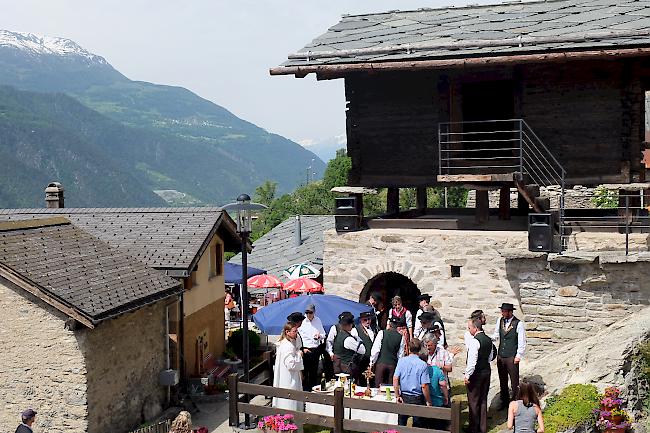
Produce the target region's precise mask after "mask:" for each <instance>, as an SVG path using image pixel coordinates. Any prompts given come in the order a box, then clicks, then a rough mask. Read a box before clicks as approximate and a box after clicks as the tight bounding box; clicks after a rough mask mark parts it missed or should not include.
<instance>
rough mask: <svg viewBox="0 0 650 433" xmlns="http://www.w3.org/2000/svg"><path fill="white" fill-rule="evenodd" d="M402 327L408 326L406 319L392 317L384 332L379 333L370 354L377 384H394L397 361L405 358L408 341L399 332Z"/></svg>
mask: <svg viewBox="0 0 650 433" xmlns="http://www.w3.org/2000/svg"><path fill="white" fill-rule="evenodd" d="M400 326H406V320H404V317H392V318H391V319H390V322H389V325H388V327H387V328H386V330H384V331H379V332H378V333H377V337H376V338H375V342H374V343H373V344H372V351H371V353H370V365H371V366H372V365H377V367H376V369H375V384H376V385H381V384H384V383H388V384H392V383H393V374H394V373H395V367H396V366H397V361H398V360H399V359H400V358H402V357H403V356H404V352H405V348H406V347H405V346H406V341H405V340H404V337H403V336H402V334H400V333H399V332H398V331H397V328H398V327H400Z"/></svg>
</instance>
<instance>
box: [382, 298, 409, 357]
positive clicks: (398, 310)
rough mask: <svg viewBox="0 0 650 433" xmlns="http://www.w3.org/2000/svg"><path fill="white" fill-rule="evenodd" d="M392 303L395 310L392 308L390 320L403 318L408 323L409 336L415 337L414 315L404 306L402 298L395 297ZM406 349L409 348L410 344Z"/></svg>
mask: <svg viewBox="0 0 650 433" xmlns="http://www.w3.org/2000/svg"><path fill="white" fill-rule="evenodd" d="M391 303H392V304H393V308H391V309H390V312H389V313H388V320H390V319H392V318H400V317H403V318H404V320H405V321H406V329H407V330H408V335H409V336H410V337H413V314H412V313H411V312H410V311H409V310H407V309H406V307H405V306H404V305H403V304H402V297H401V296H395V297H393V299H392V301H391ZM406 347H408V344H407V345H406Z"/></svg>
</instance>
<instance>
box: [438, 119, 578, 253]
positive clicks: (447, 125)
mask: <svg viewBox="0 0 650 433" xmlns="http://www.w3.org/2000/svg"><path fill="white" fill-rule="evenodd" d="M438 158H439V159H438V166H439V173H440V174H441V175H461V174H470V175H471V174H477V175H480V174H505V175H510V174H512V175H513V179H512V180H517V179H520V180H521V182H522V183H523V184H524V185H531V184H534V185H538V186H545V187H548V186H553V185H557V186H559V187H560V190H561V194H560V200H559V206H558V208H557V212H558V230H559V232H560V235H561V238H562V240H563V241H564V238H565V234H564V233H563V232H562V227H563V226H564V224H563V221H564V179H565V176H566V171H565V170H564V167H562V164H560V162H559V161H558V160H557V158H556V157H555V156H554V155H553V153H551V151H550V150H549V149H548V148H547V147H546V145H544V143H543V142H542V140H541V139H540V138H539V137H538V136H537V134H535V132H534V131H533V130H532V128H531V127H530V126H529V125H528V124H527V123H526V121H525V120H523V119H505V120H484V121H470V122H443V123H440V124H438ZM564 245H565V244H564V242H562V246H563V248H564Z"/></svg>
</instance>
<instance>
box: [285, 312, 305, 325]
mask: <svg viewBox="0 0 650 433" xmlns="http://www.w3.org/2000/svg"><path fill="white" fill-rule="evenodd" d="M287 320H288V321H289V322H291V323H298V322H302V321H303V320H305V315H304V314H302V313H300V312H298V311H296V312H294V313H291V314H289V315H288V316H287Z"/></svg>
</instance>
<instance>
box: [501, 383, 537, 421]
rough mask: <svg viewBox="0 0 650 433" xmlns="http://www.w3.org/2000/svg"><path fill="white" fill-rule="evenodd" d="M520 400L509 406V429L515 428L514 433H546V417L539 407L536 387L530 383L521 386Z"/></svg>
mask: <svg viewBox="0 0 650 433" xmlns="http://www.w3.org/2000/svg"><path fill="white" fill-rule="evenodd" d="M518 397H519V399H518V400H516V401H512V402H510V406H508V428H509V429H511V428H513V427H514V433H535V422H537V433H544V417H543V416H542V409H541V408H540V407H539V398H538V397H537V392H536V391H535V386H534V385H532V384H530V383H528V382H521V383H520V384H519V396H518Z"/></svg>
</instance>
